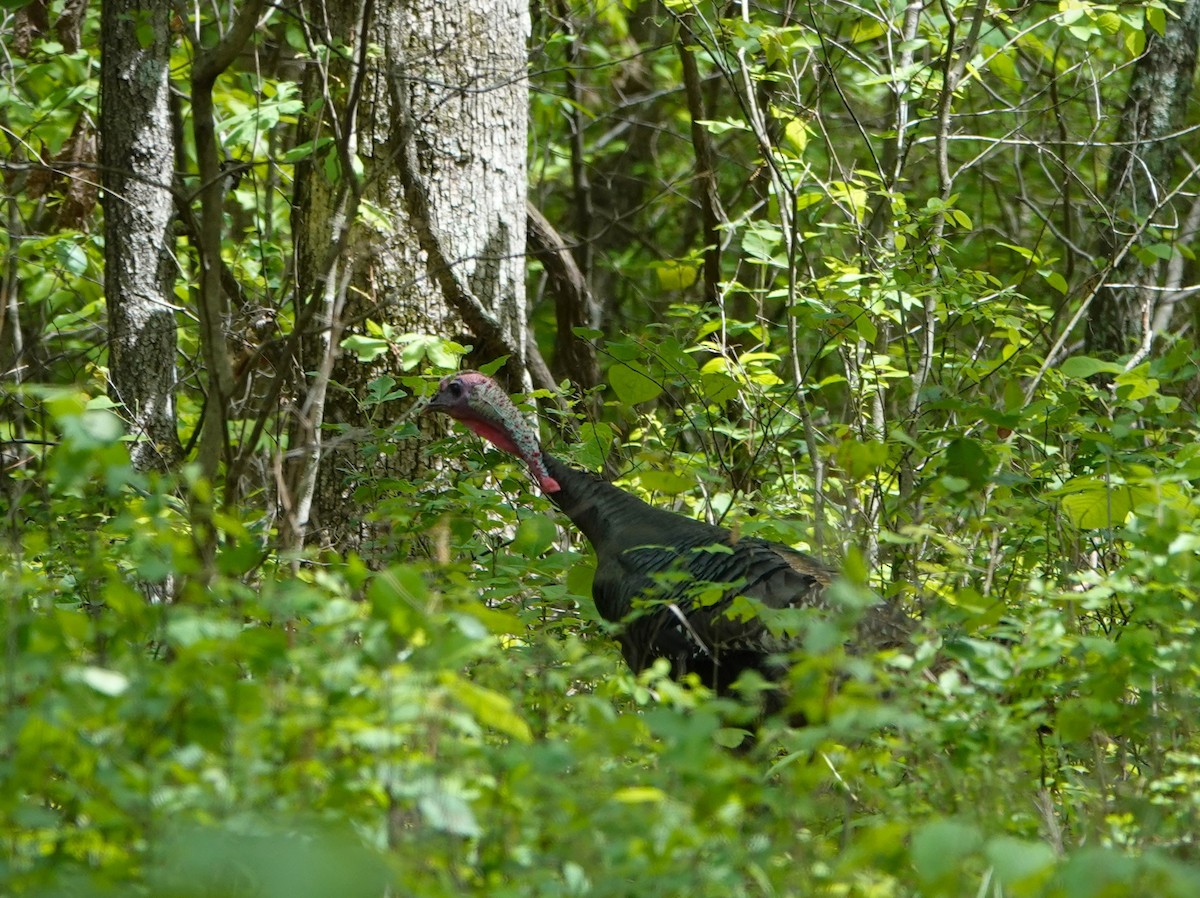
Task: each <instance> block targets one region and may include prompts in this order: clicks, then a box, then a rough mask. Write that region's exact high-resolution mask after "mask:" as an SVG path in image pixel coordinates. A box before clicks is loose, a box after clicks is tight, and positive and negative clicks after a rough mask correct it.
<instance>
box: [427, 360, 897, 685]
mask: <svg viewBox="0 0 1200 898" xmlns="http://www.w3.org/2000/svg"><path fill="white" fill-rule="evenodd" d="M429 408H430V409H431V410H434V411H439V412H442V413H444V414H448V415H450V416H451V417H453V418H455V419H457V420H459V421H461V422H462V423H463V424H465V425H466V426H467V427H469V428H471V430H473V431H474V432H475V433H477V434H479V435H480V436H482V437H484V438H485V439H487V440H489V441H490V442H492V443H494V444H495V445H496V446H498V447H499V448H500V449H502V450H504V451H505V452H508V453H510V454H512V455H515V456H517V457H518V458H520V459H522V460H523V461H524V462H525V464H526V465H527V467H528V468H529V471H530V473H531V474H532V475H533V478H534V479H535V480H536V481H537V483H538V485H539V486H540V487H541V488H542V490H543V491H544V492H545V493H546V495H547V496H548V497H549V498H550V501H551V502H553V503H554V504H555V505H556V506H557V507H558V508H559V510H560V511H562V513H563V514H565V515H566V516H567V517H568V518H570V520H571V522H572V523H573V524H574V525H575V526H576V527H578V528H579V530H580V531H581V532H582V533H583V535H584V536H585V537H586V538H587V540H588V542H589V543H590V544H591V546H592V548H593V550H594V551H595V553H596V576H595V580H594V581H593V585H592V597H593V599H594V600H595V603H596V610H597V611H598V612H599V613H600V615H601V616H602V617H603V618H604V619H605V620H607V621H610V622H611V623H613V624H615V625H616V628H617V638H618V640H619V641H620V645H621V652H622V654H623V655H624V657H625V660H626V661H627V662H628V663H629V666H630V667H631V668H632V669H633V670H635V671H641V670H644V669H645V668H647V667H649V666H650V665H651V664H653V663H654V662H655V661H656V660H657V659H659V658H665V659H666V660H667V662H668V663H669V664H670V673H671V676H672V677H674V678H676V679H678V678H682V677H685V676H687V675H688V674H695V675H696V676H697V677H699V679H700V681H701V682H702V683H704V684H705V685H706V686H708V687H709V688H710V689H713V690H714V691H716V692H718V693H720V694H729V693H730V692H731V689H732V687H733V685H734V683H735V682H736V681H737V679H738V678H739V677H740V676H741V675H742V674H743V673H745V672H746V671H748V670H755V671H757V672H758V673H760V674H761V675H762V676H763V677H764V678H766V679H767V680H774V681H777V680H781V679H782V678H783V677H784V676H786V673H787V655H788V653H790V652H794V651H796V650H798V649H800V648H802V647H803V644H804V635H805V628H804V625H803V624H804V617H805V615H809V614H825V615H828V613H829V611H830V609H829V608H828V607H827V605H826V603H825V587H826V586H827V585H828V584H829V582H830V581H831V579H832V577H833V574H832V572H831V571H830V569H829V568H827V567H825V566H824V565H823V564H821V563H820V562H819V561H817V560H816V559H814V558H811V557H809V556H808V555H805V554H803V553H801V552H797V551H795V550H794V549H791V548H789V547H787V546H785V545H782V544H780V543H774V542H770V541H767V540H761V539H754V538H737V537H735V536H734V534H732V533H731V532H730V531H728V530H726V529H724V528H722V527H717V526H714V525H711V524H706V523H704V522H702V521H697V520H693V519H692V518H688V517H685V516H683V515H680V514H676V513H674V512H671V511H666V510H665V509H661V508H655V507H654V506H652V505H649V504H648V503H646V502H643V501H642V500H641V499H639V498H637V497H636V496H634V495H632V494H631V493H627V492H625V491H624V490H622V489H619V488H618V487H616V486H614V485H613V484H611V483H609V482H607V481H605V480H603V479H601V478H600V477H598V476H596V475H594V474H590V473H587V472H585V471H582V470H580V469H578V468H575V467H573V466H571V465H569V464H567V463H566V462H563V461H561V460H559V459H557V458H555V457H554V456H552V455H546V454H544V453H543V452H542V450H541V446H540V444H539V442H538V439H537V434H536V433H535V432H534V431H533V429H532V428H531V427H530V426H529V425H528V424H527V423H526V422H525V420H524V418H523V417H522V416H521V414H520V412H518V410H517V409H516V407H515V406H514V405H513V404H512V401H511V400H510V399H509V398H508V396H507V395H506V394H505V393H504V391H503V390H502V389H501V388H500V386H499V385H498V384H497V383H496V382H495V381H493V380H492V379H491V378H489V377H486V376H485V375H483V374H480V373H479V372H477V371H464V372H462V373H460V374H456V375H452V376H450V377H447V378H445V379H444V380H443V381H442V382H441V384H440V385H439V387H438V392H437V394H436V395H435V396H434V397H433V399H432V400H431V402H430V404H429ZM906 630H907V626H906V622H905V621H904V619H903V616H902V615H898V614H897V612H896V611H895V609H893V608H891V607H889V606H884V605H876V606H873V607H872V608H871V609H868V611H867V614H866V616H865V618H864V619H863V621H862V622H860V625H859V630H858V634H857V636H856V641H857V642H858V643H859V644H860V647H870V648H882V647H884V646H885V645H888V644H898V643H899V642H900V641H902V640H903V638H904V635H905V632H906ZM779 707H781V704H780V703H779V701H778V699H777V697H776V698H775V699H769V702H768V708H769V709H777V708H779Z"/></svg>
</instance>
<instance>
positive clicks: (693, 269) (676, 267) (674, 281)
mask: <svg viewBox="0 0 1200 898" xmlns="http://www.w3.org/2000/svg"><path fill="white" fill-rule="evenodd" d="M654 271H655V273H656V274H657V275H658V286H659V287H660V288H662V289H663V290H684V289H686V288H688V287H690V286H692V284H694V283H696V276H697V274H698V272H699V267H698V266H697V265H695V264H694V263H691V262H681V261H679V260H676V259H670V260H668V261H666V262H659V263H658V264H657V265H655V266H654Z"/></svg>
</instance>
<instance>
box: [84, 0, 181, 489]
mask: <svg viewBox="0 0 1200 898" xmlns="http://www.w3.org/2000/svg"><path fill="white" fill-rule="evenodd" d="M170 14H171V13H170V5H169V4H165V3H160V2H158V0H104V5H103V8H102V10H101V20H100V32H101V36H100V40H101V48H102V66H101V94H100V97H101V106H100V132H101V157H100V158H101V165H102V184H103V188H104V200H103V202H104V293H105V301H106V303H107V307H108V355H109V360H108V364H109V390H110V393H111V395H112V398H113V400H114V401H115V402H119V403H120V404H121V405H122V407H123V408H124V412H125V416H126V420H127V422H128V425H129V429H130V432H131V433H132V434H133V435H134V437H135V439H134V441H133V442H132V443H131V445H130V454H131V455H132V458H133V464H134V466H135V467H136V468H137V469H139V470H150V469H158V470H166V469H168V468H170V467H171V466H173V465H174V464H175V463H176V462H178V461H179V459H180V458H181V456H182V454H183V451H182V447H181V446H180V443H179V435H178V431H177V429H176V420H175V384H176V373H175V348H176V340H175V311H174V303H173V299H174V296H173V293H172V290H171V287H172V280H173V279H172V265H173V263H172V255H173V246H174V235H173V232H172V222H173V220H174V205H173V202H172V197H171V178H172V163H173V160H174V158H175V151H174V141H173V137H172V133H171V121H170V110H169V107H168V98H169V73H170V68H169V65H170V44H171V35H170V30H169V18H170Z"/></svg>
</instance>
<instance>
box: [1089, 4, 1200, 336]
mask: <svg viewBox="0 0 1200 898" xmlns="http://www.w3.org/2000/svg"><path fill="white" fill-rule="evenodd" d="M1198 48H1200V0H1187V2H1185V3H1184V4H1183V5H1182V6H1181V7H1180V8H1179V9H1178V15H1177V16H1176V15H1171V16H1169V17H1167V19H1166V26H1165V29H1164V31H1163V33H1162V34H1152V35H1151V37H1150V38H1149V40H1148V42H1147V44H1146V52H1145V53H1143V54H1142V56H1141V57H1140V58H1139V59H1138V61H1137V63H1136V65H1135V67H1134V71H1133V78H1132V80H1131V82H1130V85H1129V96H1128V97H1127V99H1126V101H1125V107H1124V109H1123V111H1122V113H1121V119H1120V124H1119V125H1118V127H1117V133H1116V136H1115V139H1114V142H1113V152H1112V156H1111V158H1110V161H1109V165H1108V185H1107V190H1106V195H1105V202H1104V210H1105V216H1106V217H1105V219H1104V221H1103V222H1102V225H1101V230H1100V237H1099V239H1100V244H1101V254H1102V256H1103V257H1104V258H1105V259H1107V261H1108V263H1109V265H1110V266H1111V271H1110V273H1109V275H1108V277H1107V279H1106V283H1105V284H1104V285H1103V286H1102V287H1101V288H1100V289H1099V291H1098V292H1097V293H1096V296H1095V299H1094V300H1093V303H1092V307H1091V310H1090V313H1089V316H1088V321H1087V346H1088V350H1089V351H1090V352H1097V353H1111V354H1113V355H1123V354H1125V353H1127V352H1130V351H1135V357H1137V358H1141V357H1144V356H1145V355H1146V354H1147V353H1149V351H1150V344H1151V342H1152V341H1153V339H1154V330H1155V329H1154V327H1153V324H1152V322H1153V321H1154V319H1155V318H1156V307H1158V306H1159V305H1160V295H1159V291H1158V289H1157V287H1158V286H1159V280H1160V278H1161V276H1162V269H1163V267H1164V266H1163V263H1162V261H1161V260H1158V259H1153V260H1151V257H1149V256H1148V255H1147V254H1146V253H1145V252H1139V251H1138V250H1139V249H1141V246H1140V245H1141V244H1143V243H1159V242H1164V238H1163V237H1162V234H1161V232H1162V231H1168V232H1169V231H1174V230H1175V229H1176V228H1177V227H1178V224H1179V221H1178V217H1179V214H1178V213H1179V209H1178V204H1177V203H1176V202H1175V201H1174V200H1175V198H1176V194H1177V192H1178V188H1179V187H1180V186H1183V185H1184V184H1186V183H1187V182H1188V181H1189V180H1190V179H1191V178H1192V177H1193V176H1194V175H1195V170H1194V169H1193V170H1192V171H1191V172H1189V173H1188V174H1187V175H1186V176H1185V177H1184V181H1183V183H1180V182H1179V180H1178V178H1177V171H1176V168H1177V166H1178V164H1179V159H1180V155H1181V151H1182V145H1181V141H1180V138H1179V137H1177V136H1175V132H1177V131H1179V130H1180V129H1181V128H1182V126H1183V124H1184V122H1185V121H1186V116H1187V109H1188V100H1189V99H1190V97H1191V94H1192V85H1193V83H1194V81H1195V78H1196V52H1197V49H1198ZM1193 189H1194V188H1193ZM1156 232H1160V233H1158V234H1157V235H1156ZM1157 317H1159V320H1160V321H1162V316H1157Z"/></svg>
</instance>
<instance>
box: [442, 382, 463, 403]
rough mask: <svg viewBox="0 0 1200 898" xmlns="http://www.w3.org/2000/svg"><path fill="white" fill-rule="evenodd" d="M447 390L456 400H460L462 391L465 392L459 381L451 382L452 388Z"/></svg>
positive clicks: (449, 387)
mask: <svg viewBox="0 0 1200 898" xmlns="http://www.w3.org/2000/svg"><path fill="white" fill-rule="evenodd" d="M446 389H447V390H448V391H449V393H450V395H451V396H453V397H454V398H455V399H458V398H459V397H460V396H462V391H463V388H462V384H461V383H459V382H458V381H457V380H452V381H450V386H448V387H446Z"/></svg>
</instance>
